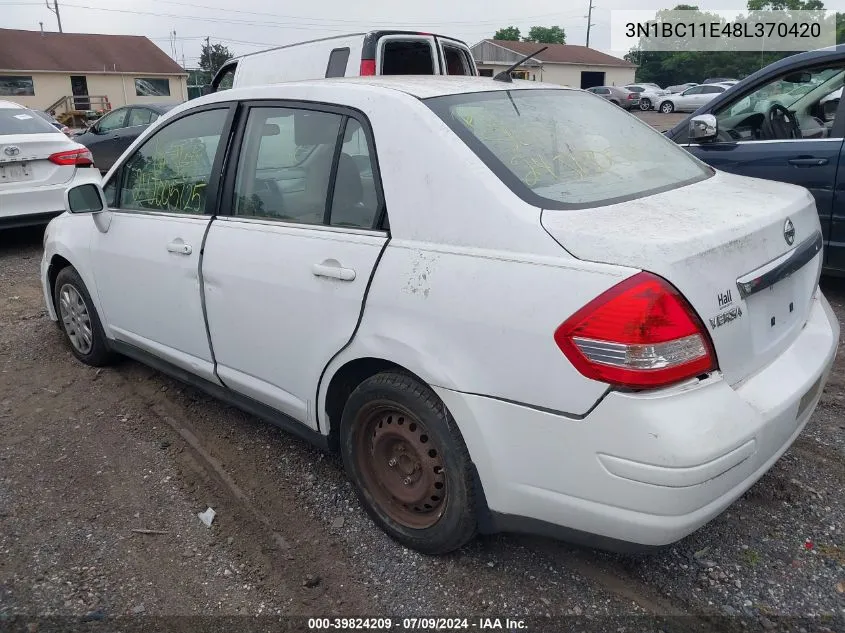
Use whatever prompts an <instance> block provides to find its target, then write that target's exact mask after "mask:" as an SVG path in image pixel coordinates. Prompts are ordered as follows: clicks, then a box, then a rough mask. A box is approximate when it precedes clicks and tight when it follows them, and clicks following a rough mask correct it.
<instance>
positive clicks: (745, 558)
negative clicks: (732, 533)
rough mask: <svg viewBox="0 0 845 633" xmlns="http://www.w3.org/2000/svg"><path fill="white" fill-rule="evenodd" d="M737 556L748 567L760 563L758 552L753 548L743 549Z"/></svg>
mask: <svg viewBox="0 0 845 633" xmlns="http://www.w3.org/2000/svg"><path fill="white" fill-rule="evenodd" d="M739 558H740V559H741V560H742V562H744V563H745V564H746V565H748V566H749V567H755V566H757V565H758V564H760V553H759V552H758V551H757V550H754V549H750V548H749V549H744V550H742V552H741V553H740V555H739Z"/></svg>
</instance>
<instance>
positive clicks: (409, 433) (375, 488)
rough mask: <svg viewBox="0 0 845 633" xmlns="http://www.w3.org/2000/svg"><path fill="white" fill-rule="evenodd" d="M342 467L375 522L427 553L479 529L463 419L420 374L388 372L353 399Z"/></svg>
mask: <svg viewBox="0 0 845 633" xmlns="http://www.w3.org/2000/svg"><path fill="white" fill-rule="evenodd" d="M340 448H341V455H342V457H343V464H344V467H345V468H346V472H347V474H348V475H349V478H350V479H351V480H352V482H353V483H354V484H355V488H356V490H357V492H358V496H359V498H360V499H361V502H362V503H363V505H364V507H365V509H366V510H367V512H368V513H369V515H370V516H371V517H372V518H373V520H374V521H375V522H376V523H377V524H378V525H379V526H380V527H381V528H382V529H383V530H384V531H385V532H387V533H388V534H389V535H390V536H391V537H392V538H394V539H395V540H397V541H399V542H400V543H402V544H403V545H406V546H407V547H410V548H412V549H415V550H418V551H420V552H423V553H425V554H444V553H446V552H450V551H452V550H455V549H457V548H459V547H461V546H462V545H464V544H466V543H467V542H468V541H470V540H471V539H472V538H473V537H474V536H475V533H476V530H477V518H476V516H477V515H476V506H477V501H476V497H475V485H474V478H473V475H472V463H471V461H470V457H469V453H468V451H467V448H466V445H465V444H464V440H463V438H462V437H461V434H460V431H459V430H458V427H457V424H456V423H455V420H454V419H453V418H452V416H451V415H450V414H449V412H448V411H447V410H446V408H445V406H444V405H443V403H442V402H441V401H440V399H439V398H438V397H437V395H436V394H435V393H434V392H433V391H432V390H431V389H430V388H429V387H428V386H426V385H425V384H423V383H421V382H420V381H418V380H417V379H416V378H414V377H412V376H409V375H407V374H404V373H399V372H384V373H381V374H377V375H375V376H372V377H371V378H368V379H367V380H365V381H364V382H363V383H361V384H360V385H359V386H358V387H357V388H356V389H355V391H353V392H352V394H351V395H350V396H349V400H348V401H347V403H346V406H345V407H344V410H343V417H342V419H341V427H340Z"/></svg>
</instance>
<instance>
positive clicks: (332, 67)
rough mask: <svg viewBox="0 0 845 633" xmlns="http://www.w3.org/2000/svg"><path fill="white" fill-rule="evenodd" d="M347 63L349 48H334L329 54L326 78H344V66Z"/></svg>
mask: <svg viewBox="0 0 845 633" xmlns="http://www.w3.org/2000/svg"><path fill="white" fill-rule="evenodd" d="M348 61H349V47H347V48H336V49H334V50H333V51H332V52H331V53H330V54H329V65H328V66H326V77H345V76H346V64H347V62H348Z"/></svg>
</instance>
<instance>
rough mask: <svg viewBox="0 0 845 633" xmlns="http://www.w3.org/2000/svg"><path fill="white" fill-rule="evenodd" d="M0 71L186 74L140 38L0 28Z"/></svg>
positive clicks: (162, 52) (157, 49) (163, 53)
mask: <svg viewBox="0 0 845 633" xmlns="http://www.w3.org/2000/svg"><path fill="white" fill-rule="evenodd" d="M0 69H2V70H5V71H9V70H12V71H39V70H41V71H52V72H80V73H86V72H87V73H102V72H111V73H113V72H119V73H150V74H163V75H184V74H186V73H185V71H184V70H182V67H181V66H179V64H177V63H176V62H174V61H173V60H172V59H170V57H168V56H167V54H166V53H165V52H164V51H163V50H161V49H160V48H159V47H158V46H156V45H155V44H153V43H152V42H151V41H150V40H148V39H147V38H146V37H142V36H139V35H100V34H95V33H50V32H44V34H43V35H42V33H41V32H40V31H19V30H15V29H0Z"/></svg>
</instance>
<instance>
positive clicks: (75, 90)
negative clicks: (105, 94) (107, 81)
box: [70, 75, 91, 110]
mask: <svg viewBox="0 0 845 633" xmlns="http://www.w3.org/2000/svg"><path fill="white" fill-rule="evenodd" d="M70 91H71V94H73V96H74V99H73V107H74V109H75V110H90V109H91V101H90V100H89V99H81V98H80V97H87V96H88V78H87V77H85V76H84V75H71V76H70Z"/></svg>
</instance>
